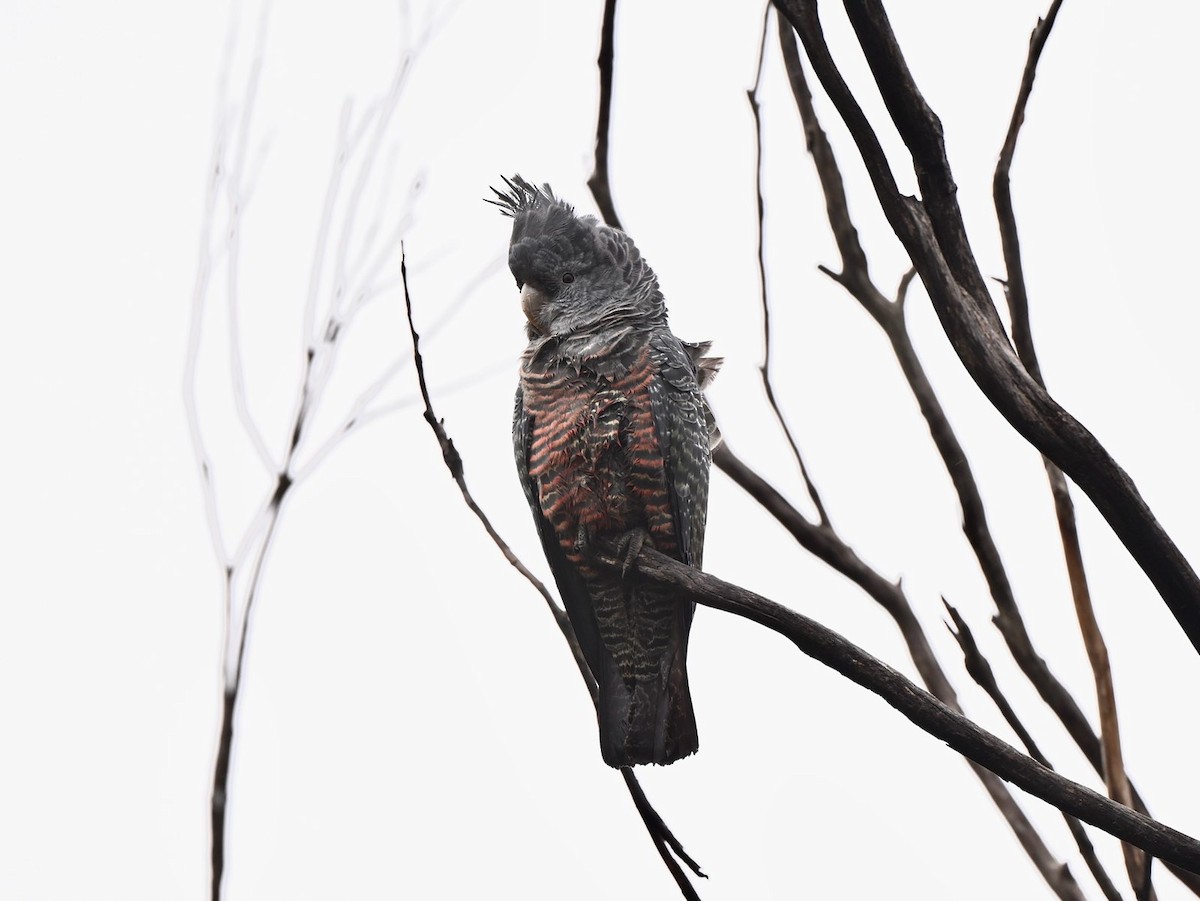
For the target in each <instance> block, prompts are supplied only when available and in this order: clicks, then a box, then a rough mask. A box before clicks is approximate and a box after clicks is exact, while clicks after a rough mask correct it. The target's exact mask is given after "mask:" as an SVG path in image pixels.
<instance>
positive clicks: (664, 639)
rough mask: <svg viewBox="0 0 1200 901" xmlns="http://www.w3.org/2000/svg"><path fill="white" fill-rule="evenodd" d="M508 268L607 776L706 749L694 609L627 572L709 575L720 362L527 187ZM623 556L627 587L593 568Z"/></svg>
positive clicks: (523, 432) (559, 558) (525, 438)
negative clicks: (697, 690) (700, 571)
mask: <svg viewBox="0 0 1200 901" xmlns="http://www.w3.org/2000/svg"><path fill="white" fill-rule="evenodd" d="M504 181H505V184H506V185H507V187H508V190H507V191H498V190H496V189H493V191H495V193H496V195H497V196H498V197H499V200H498V201H491V202H492V203H496V204H497V205H498V206H499V207H500V208H501V211H502V212H503V213H504V214H505V215H507V216H510V217H512V219H513V230H512V241H511V244H510V246H509V252H508V265H509V268H510V269H511V270H512V274H513V276H514V277H515V278H516V280H517V287H518V288H519V289H520V291H521V308H522V309H523V310H524V313H525V318H526V320H527V326H526V332H527V335H528V338H529V346H528V347H527V348H526V349H525V353H524V355H523V356H522V362H521V381H520V385H519V387H518V388H517V402H516V413H515V418H514V421H513V444H514V449H515V452H516V458H517V470H518V472H519V473H520V477H521V482H522V485H523V486H524V489H525V494H526V497H527V498H528V500H529V506H530V507H531V508H532V510H533V517H534V520H535V521H536V523H537V527H538V531H539V533H540V536H541V540H542V546H543V548H544V549H545V552H546V557H547V559H548V560H549V562H550V568H551V569H552V570H553V572H554V578H555V580H556V581H557V582H558V587H559V591H560V592H561V593H562V597H563V602H564V604H565V605H566V609H567V614H568V615H569V616H570V619H571V624H572V626H573V627H574V629H575V634H576V635H577V636H578V638H579V643H580V645H581V646H582V648H583V653H584V657H585V658H586V659H587V662H588V665H589V666H590V667H591V670H592V674H593V675H594V676H595V678H596V682H597V684H598V685H599V690H600V704H599V721H600V750H601V754H602V755H603V757H604V761H605V762H606V763H608V764H609V765H610V766H614V767H623V766H631V765H634V764H643V763H658V764H667V763H671V762H672V761H675V760H678V759H679V758H681V757H686V756H687V755H688V754H691V753H693V752H694V751H695V750H696V749H697V747H698V739H697V736H696V719H695V714H694V713H693V711H692V699H691V694H690V692H689V690H688V678H687V668H686V660H687V645H688V631H689V630H690V628H691V624H692V614H693V613H694V611H695V604H694V603H692V602H690V601H686V600H683V599H681V598H679V597H677V596H676V595H675V594H674V593H673V592H672V590H671V589H670V588H666V587H663V586H660V585H656V584H652V583H649V582H647V581H644V580H641V579H639V578H638V577H637V575H636V572H634V571H631V570H630V569H629V567H628V564H629V562H631V561H632V560H633V559H634V558H636V556H637V554H638V552H639V551H640V550H641V547H642V545H643V543H644V542H649V543H650V544H651V545H652V546H653V547H655V548H657V549H658V550H659V551H661V552H663V553H664V554H668V555H670V556H672V557H674V558H675V559H677V560H680V561H682V562H684V563H687V564H689V565H691V566H696V567H699V566H700V565H701V561H702V559H703V551H704V525H705V519H706V516H707V511H708V472H709V464H710V454H711V448H712V447H713V446H715V443H713V444H710V441H711V439H712V437H713V436H714V434H715V426H714V425H713V422H712V417H711V414H710V413H709V411H708V407H707V405H706V403H705V401H704V397H703V395H702V394H701V390H702V389H703V387H704V385H705V384H706V383H707V382H708V380H709V379H710V378H711V377H712V376H713V375H714V374H715V373H716V370H717V367H718V366H719V365H720V362H721V361H720V360H718V359H714V358H712V357H707V356H705V353H706V351H707V350H708V349H709V346H710V345H709V344H688V343H685V342H683V341H680V340H679V339H678V338H676V337H675V335H673V334H672V333H671V330H670V329H669V328H668V327H667V310H666V306H665V305H664V303H663V297H662V292H661V291H660V290H659V287H658V280H657V278H656V277H655V275H654V272H653V270H651V269H650V266H649V265H648V264H647V263H646V261H645V260H644V259H643V258H642V255H641V254H640V253H639V252H638V249H637V247H636V246H634V243H633V241H632V240H630V239H629V237H628V236H627V235H626V234H625V233H624V232H622V231H619V230H617V229H613V228H609V227H608V226H606V225H603V224H602V223H600V222H598V221H597V220H596V219H595V217H592V216H577V215H576V214H575V211H574V210H573V209H572V207H570V206H569V205H568V204H566V203H564V202H563V201H562V200H560V199H559V198H557V197H555V195H554V193H553V191H552V190H551V189H550V186H549V185H545V186H543V187H541V188H537V187H535V186H533V185H532V184H530V183H529V182H527V181H525V180H524V179H522V178H521V177H520V176H515V177H514V178H513V179H512V180H509V179H505V180H504ZM599 542H606V543H609V544H611V543H613V542H616V543H617V545H618V547H620V548H621V549H622V551H623V553H625V554H626V563H627V566H626V571H625V572H613V571H611V570H608V569H604V568H602V567H600V566H598V565H596V564H595V563H594V562H593V561H592V558H591V555H590V551H591V549H593V548H595V547H597V546H598V543H599Z"/></svg>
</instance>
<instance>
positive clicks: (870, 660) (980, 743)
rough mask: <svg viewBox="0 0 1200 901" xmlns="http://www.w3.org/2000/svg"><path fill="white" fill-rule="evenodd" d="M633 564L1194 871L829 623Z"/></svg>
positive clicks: (1114, 808)
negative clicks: (779, 638) (767, 632)
mask: <svg viewBox="0 0 1200 901" xmlns="http://www.w3.org/2000/svg"><path fill="white" fill-rule="evenodd" d="M594 556H595V559H596V561H597V562H598V563H600V564H602V565H604V566H606V567H609V568H611V569H613V570H619V569H620V568H621V567H622V566H624V565H626V563H627V562H628V561H627V555H625V554H621V553H618V552H617V548H616V547H615V546H614V547H611V548H605V549H603V550H601V551H600V552H598V553H597V554H595V555H594ZM636 566H637V570H638V572H639V573H640V574H641V575H642V576H645V577H646V578H648V579H651V580H652V581H654V582H657V583H659V584H663V585H670V586H671V587H672V588H674V589H676V590H677V591H679V592H680V593H681V594H682V595H684V596H686V597H688V598H690V599H691V600H694V601H695V602H696V603H698V604H704V605H705V606H707V607H713V608H715V609H717V610H724V611H725V612H727V613H734V614H736V615H738V616H741V617H744V618H746V619H749V620H751V621H752V622H756V623H758V624H759V625H761V626H765V627H766V628H768V629H771V630H772V631H774V632H778V633H779V634H780V635H783V636H784V637H786V638H787V639H789V640H790V641H791V642H792V643H793V644H795V645H796V646H797V647H798V648H799V649H800V650H801V651H802V652H803V653H804V654H806V655H807V656H809V657H812V658H813V659H814V660H817V661H819V662H820V663H823V664H825V665H826V666H828V667H830V668H831V669H833V670H836V671H837V672H838V673H840V674H842V675H843V676H845V677H846V678H848V679H850V681H852V682H854V683H856V684H858V685H861V686H863V687H864V688H866V689H868V690H869V691H872V692H874V693H875V694H877V695H879V697H881V698H883V700H885V701H886V702H887V703H888V704H889V705H891V706H892V707H894V708H895V709H896V710H898V711H900V712H901V713H902V714H904V716H905V717H907V718H908V719H909V720H910V721H911V722H913V723H914V724H915V725H916V726H918V727H919V728H920V729H922V730H924V731H925V732H928V733H929V734H930V735H932V736H934V737H936V738H938V739H940V740H942V741H944V742H945V743H946V744H948V745H949V746H950V747H951V748H953V749H954V750H955V751H957V752H958V753H960V754H962V755H963V756H965V757H969V758H970V759H971V760H974V761H975V762H976V763H978V764H980V765H981V766H984V767H987V768H988V769H989V770H991V771H992V772H994V773H996V774H997V775H999V776H1001V777H1002V778H1004V779H1006V780H1008V781H1010V782H1012V783H1013V784H1014V785H1017V786H1019V787H1020V788H1022V789H1024V790H1025V791H1027V792H1029V793H1030V794H1032V795H1036V796H1037V797H1039V798H1041V799H1042V800H1043V801H1046V802H1047V803H1049V804H1051V805H1052V806H1054V807H1056V808H1058V809H1059V810H1062V811H1065V812H1067V813H1070V814H1072V815H1073V816H1076V817H1078V818H1079V819H1081V820H1084V821H1085V822H1088V823H1091V824H1092V825H1094V826H1097V827H1098V828H1100V829H1103V830H1104V831H1105V832H1108V833H1109V834H1111V835H1115V836H1117V837H1118V838H1122V839H1125V840H1126V841H1129V842H1132V843H1133V844H1135V845H1137V846H1138V847H1140V848H1143V849H1145V850H1146V851H1148V852H1149V853H1151V854H1153V855H1155V856H1157V857H1161V858H1163V859H1164V860H1171V861H1173V862H1175V863H1177V864H1179V865H1180V866H1183V867H1187V868H1189V869H1192V870H1195V871H1200V841H1197V840H1196V839H1194V838H1192V837H1191V836H1189V835H1185V834H1184V833H1182V832H1180V831H1178V830H1177V829H1173V828H1171V827H1170V826H1167V825H1165V824H1163V823H1160V822H1158V821H1157V820H1153V819H1151V818H1150V817H1147V816H1145V815H1143V814H1140V813H1137V812H1136V811H1133V810H1130V809H1129V808H1128V807H1125V806H1124V805H1123V804H1118V803H1117V802H1115V801H1113V800H1111V799H1109V798H1107V797H1105V796H1104V795H1102V794H1100V793H1099V792H1095V791H1092V790H1091V789H1090V788H1088V787H1087V786H1084V785H1080V784H1078V783H1076V782H1072V781H1071V780H1070V779H1067V778H1065V777H1064V776H1062V775H1060V774H1058V773H1056V772H1054V771H1053V770H1051V769H1048V768H1047V767H1045V766H1043V765H1042V764H1040V763H1038V762H1037V761H1036V760H1033V759H1032V758H1030V757H1027V756H1026V755H1024V754H1022V753H1021V752H1020V751H1018V750H1017V749H1016V748H1014V747H1012V746H1011V745H1009V744H1007V743H1006V742H1004V741H1001V740H1000V739H999V738H997V737H996V736H994V735H992V734H991V733H990V732H988V731H987V730H985V729H983V728H981V727H980V726H978V725H977V724H976V723H974V722H972V721H971V720H969V719H967V717H965V716H963V715H962V714H961V713H959V712H958V711H956V710H953V709H951V708H950V707H949V706H948V705H946V704H944V703H942V702H941V701H939V700H938V699H937V698H935V697H934V696H933V695H931V694H930V693H929V692H927V691H925V690H924V689H922V688H920V687H919V686H917V685H915V684H914V683H913V682H911V681H909V680H908V679H907V678H905V677H904V676H903V675H901V674H900V673H899V672H897V671H896V670H894V669H892V668H891V667H890V666H888V665H887V664H886V663H884V662H883V661H881V660H878V659H877V658H875V657H873V656H871V655H870V654H869V653H867V652H866V651H864V650H863V649H862V648H860V647H858V646H856V645H854V644H852V643H851V642H849V641H847V640H846V639H845V638H843V637H842V636H841V635H838V634H837V633H836V632H834V631H833V630H832V629H828V628H826V627H825V626H822V625H821V624H820V623H818V622H816V621H814V620H812V619H809V618H808V617H806V616H804V615H802V614H800V613H797V612H796V611H795V610H792V609H790V608H788V607H785V606H783V605H782V604H778V603H776V602H775V601H772V600H769V599H767V598H765V597H762V596H761V595H758V594H755V593H754V592H751V591H747V590H746V589H744V588H741V587H739V586H737V585H732V584H730V583H729V582H725V581H723V580H721V579H719V578H717V577H716V576H714V575H711V574H710V573H705V572H701V571H700V570H698V569H695V568H694V567H691V566H688V565H686V564H684V563H680V562H679V561H677V560H674V559H672V558H671V557H668V556H667V555H666V554H663V553H661V552H659V551H657V550H655V549H654V548H653V547H651V546H650V544H649V542H647V543H646V544H645V545H644V546H643V547H642V549H641V552H640V553H639V555H638V557H637V560H636Z"/></svg>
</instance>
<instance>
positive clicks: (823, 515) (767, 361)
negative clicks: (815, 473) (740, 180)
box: [746, 3, 829, 525]
mask: <svg viewBox="0 0 1200 901" xmlns="http://www.w3.org/2000/svg"><path fill="white" fill-rule="evenodd" d="M770 21H771V4H770V3H768V4H767V5H766V8H765V9H764V10H763V22H762V36H761V37H760V38H759V42H758V63H757V64H756V66H755V70H754V71H755V74H754V86H753V87H752V88H750V90H748V91H747V92H746V99H747V100H748V101H749V102H750V112H751V114H752V115H753V116H754V198H755V203H756V210H757V213H758V234H757V237H758V241H757V245H756V246H757V258H758V286H759V295H760V297H761V298H762V313H763V361H762V365H761V366H759V367H758V371H759V374H760V375H761V376H762V383H763V390H764V391H765V392H766V395H767V403H768V404H770V406H771V410H772V411H773V412H774V414H775V421H776V422H777V423H778V424H779V428H780V429H781V430H782V431H783V435H784V437H785V438H786V439H787V443H788V445H789V446H790V447H791V449H792V456H793V457H794V458H795V459H796V465H797V466H798V467H799V469H800V476H801V478H802V479H804V486H805V488H807V489H808V496H809V498H810V499H811V500H812V502H813V507H814V508H815V509H816V511H817V516H818V517H819V518H820V520H821V522H822V523H823V524H825V525H828V524H829V514H828V513H827V512H826V510H825V505H824V504H823V503H822V502H821V495H820V492H818V491H817V486H816V484H814V482H813V480H812V478H811V477H810V476H809V472H808V467H807V466H805V465H804V458H803V457H802V456H801V454H800V446H799V445H798V444H797V443H796V438H795V436H793V435H792V430H791V428H789V427H788V424H787V420H786V419H785V418H784V416H783V411H782V410H781V409H780V408H779V404H778V403H777V402H776V400H775V388H774V386H773V385H772V384H771V305H770V303H769V301H768V298H767V264H766V259H765V255H764V253H763V231H764V222H763V219H764V216H763V212H764V210H763V191H762V175H763V155H762V115H761V110H760V109H759V104H758V89H759V86H760V85H761V84H762V74H763V60H764V59H765V58H766V49H767V26H768V25H769V24H770Z"/></svg>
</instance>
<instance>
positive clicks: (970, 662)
mask: <svg viewBox="0 0 1200 901" xmlns="http://www.w3.org/2000/svg"><path fill="white" fill-rule="evenodd" d="M942 603H943V604H945V605H946V611H947V612H948V613H949V614H950V618H951V619H952V620H954V625H953V626H951V625H950V624H949V623H947V624H946V628H947V629H949V630H950V634H951V635H953V636H954V638H955V640H956V641H957V642H958V646H959V647H960V648H962V652H963V662H964V663H965V664H966V669H967V672H968V673H969V674H970V676H971V678H972V679H974V680H975V683H976V684H977V685H978V686H979V687H980V688H982V689H983V690H984V691H985V692H987V695H988V697H989V698H991V699H992V701H993V702H994V703H995V705H996V707H997V708H998V709H999V711H1000V714H1001V715H1002V716H1003V717H1004V721H1005V722H1006V723H1008V725H1009V726H1010V727H1012V730H1013V731H1014V732H1015V733H1016V734H1017V737H1018V738H1019V739H1021V744H1023V745H1024V746H1025V750H1026V751H1028V752H1029V756H1030V757H1032V758H1033V759H1034V760H1036V761H1037V762H1038V763H1040V764H1041V765H1042V766H1044V767H1046V768H1047V769H1054V767H1053V766H1051V764H1050V761H1049V760H1047V759H1046V757H1045V755H1044V754H1042V752H1041V750H1040V749H1039V748H1038V746H1037V744H1036V742H1034V740H1033V736H1032V735H1030V734H1029V730H1027V729H1026V728H1025V724H1024V723H1022V722H1021V720H1020V718H1019V717H1018V716H1017V712H1016V711H1015V710H1013V708H1012V705H1011V704H1010V703H1009V702H1008V698H1006V697H1005V696H1004V693H1003V692H1002V691H1001V690H1000V686H999V684H997V682H996V677H995V674H994V673H993V672H992V667H991V664H989V663H988V661H987V658H986V657H984V656H983V652H982V651H980V650H979V645H977V644H976V643H975V636H974V635H972V634H971V630H970V628H969V627H968V626H967V624H966V621H965V620H963V618H962V617H961V616H960V615H959V612H958V611H957V610H955V609H954V607H952V606H951V605H950V603H949V602H948V601H947V600H946V599H945V598H942ZM1063 819H1064V820H1065V821H1066V823H1067V828H1068V829H1070V830H1071V836H1072V837H1073V838H1074V839H1075V844H1076V846H1077V847H1078V848H1079V853H1080V854H1081V855H1082V857H1083V860H1084V862H1085V863H1086V864H1087V867H1088V869H1089V870H1090V871H1091V873H1092V876H1093V877H1095V879H1096V884H1097V885H1099V886H1100V890H1101V891H1102V892H1104V897H1105V898H1107V899H1108V901H1122V899H1121V893H1120V892H1119V891H1117V887H1116V886H1115V885H1114V884H1113V881H1112V879H1111V878H1110V877H1109V875H1108V872H1107V871H1106V870H1105V869H1104V866H1103V864H1101V863H1100V860H1099V858H1097V857H1096V849H1095V848H1094V847H1093V846H1092V841H1091V839H1090V838H1088V834H1087V830H1085V829H1084V827H1083V824H1082V823H1080V822H1079V820H1077V819H1076V818H1075V817H1073V816H1071V815H1070V814H1069V813H1064V814H1063Z"/></svg>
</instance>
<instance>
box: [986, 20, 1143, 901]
mask: <svg viewBox="0 0 1200 901" xmlns="http://www.w3.org/2000/svg"><path fill="white" fill-rule="evenodd" d="M1061 6H1062V0H1054V2H1053V3H1051V5H1050V9H1049V11H1048V12H1047V13H1046V17H1045V18H1044V19H1039V20H1038V23H1037V25H1036V26H1035V27H1034V29H1033V32H1032V33H1031V34H1030V36H1029V54H1028V57H1027V58H1026V60H1025V69H1024V71H1023V72H1022V75H1021V86H1020V88H1019V90H1018V91H1017V100H1016V103H1015V104H1014V106H1013V111H1012V117H1011V119H1010V120H1009V124H1008V133H1007V134H1006V135H1005V138H1004V146H1003V147H1002V149H1001V151H1000V158H999V160H998V161H997V162H996V173H995V176H994V177H993V180H992V193H993V197H994V199H995V204H996V218H997V220H998V222H999V225H1000V240H1001V244H1002V247H1003V250H1004V263H1005V268H1006V269H1007V278H1006V279H1005V281H1004V293H1005V297H1006V298H1007V299H1008V309H1009V315H1010V318H1011V320H1012V334H1013V345H1014V346H1015V348H1016V351H1017V355H1018V356H1019V357H1020V358H1021V362H1022V363H1024V364H1025V368H1026V370H1028V372H1029V374H1030V375H1031V376H1032V377H1033V378H1034V379H1035V380H1036V381H1037V382H1038V383H1039V384H1040V385H1042V386H1043V387H1045V384H1046V383H1045V379H1044V378H1043V377H1042V371H1041V366H1040V365H1039V364H1038V359H1037V351H1036V349H1035V347H1034V343H1033V331H1032V328H1031V325H1030V319H1029V296H1028V293H1027V291H1026V285H1025V271H1024V267H1023V265H1022V262H1021V242H1020V237H1019V234H1018V231H1017V219H1016V213H1015V211H1014V209H1013V202H1012V190H1011V182H1010V178H1009V173H1010V170H1011V168H1012V160H1013V154H1014V153H1015V152H1016V148H1017V137H1018V136H1019V134H1020V131H1021V125H1022V124H1023V123H1024V121H1025V108H1026V105H1027V104H1028V102H1029V96H1030V94H1031V92H1032V91H1033V82H1034V78H1035V76H1036V74H1037V66H1038V61H1039V60H1040V59H1041V55H1042V50H1043V48H1044V47H1045V46H1046V40H1047V39H1048V38H1049V37H1050V30H1051V29H1052V28H1053V27H1054V21H1055V19H1056V18H1057V17H1058V11H1059V8H1060V7H1061ZM1042 462H1043V463H1044V464H1045V467H1046V476H1047V478H1048V480H1049V482H1050V491H1051V494H1052V495H1053V498H1054V512H1055V517H1056V519H1057V520H1058V529H1059V534H1060V536H1061V539H1062V546H1063V556H1064V558H1065V560H1066V565H1067V576H1068V579H1069V581H1070V585H1071V597H1072V598H1073V600H1074V603H1075V613H1076V616H1077V618H1078V620H1079V631H1080V633H1081V634H1082V636H1083V644H1084V647H1085V648H1086V650H1087V655H1088V661H1089V663H1090V664H1091V667H1092V675H1093V678H1094V680H1095V685H1096V701H1097V705H1098V707H1099V710H1100V739H1101V745H1102V761H1103V775H1104V782H1105V785H1106V786H1107V788H1108V794H1109V796H1110V797H1111V798H1112V799H1113V800H1114V801H1119V802H1121V803H1122V804H1124V805H1126V806H1127V807H1133V806H1134V803H1133V792H1132V790H1131V788H1130V785H1129V778H1128V776H1127V775H1126V773H1125V763H1124V754H1123V753H1122V750H1121V731H1120V723H1119V721H1118V719H1117V702H1116V692H1115V689H1114V687H1113V679H1112V670H1111V668H1110V667H1109V662H1108V647H1107V645H1106V643H1105V641H1104V636H1103V634H1102V633H1101V631H1100V624H1099V622H1098V621H1097V619H1096V612H1095V609H1094V607H1093V606H1092V598H1091V592H1090V590H1089V588H1088V582H1087V573H1086V571H1085V569H1084V566H1083V554H1082V550H1081V548H1080V543H1079V530H1078V528H1077V527H1076V523H1075V505H1074V504H1073V503H1072V501H1071V494H1070V489H1069V487H1068V485H1067V479H1066V476H1064V475H1063V473H1062V470H1061V469H1059V468H1058V466H1056V465H1055V464H1054V462H1053V461H1052V460H1050V459H1049V458H1048V457H1045V456H1043V457H1042ZM1122 850H1123V852H1124V855H1125V865H1126V868H1127V869H1128V871H1129V879H1130V883H1131V885H1132V886H1133V889H1134V893H1135V894H1136V896H1137V898H1138V899H1139V901H1147V899H1149V898H1150V897H1151V896H1152V894H1153V887H1152V885H1151V882H1150V861H1149V860H1147V859H1146V856H1145V855H1144V854H1142V853H1141V852H1140V851H1139V850H1137V849H1136V848H1133V847H1130V846H1129V845H1128V844H1125V845H1123V846H1122Z"/></svg>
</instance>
